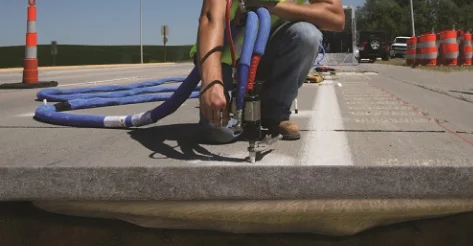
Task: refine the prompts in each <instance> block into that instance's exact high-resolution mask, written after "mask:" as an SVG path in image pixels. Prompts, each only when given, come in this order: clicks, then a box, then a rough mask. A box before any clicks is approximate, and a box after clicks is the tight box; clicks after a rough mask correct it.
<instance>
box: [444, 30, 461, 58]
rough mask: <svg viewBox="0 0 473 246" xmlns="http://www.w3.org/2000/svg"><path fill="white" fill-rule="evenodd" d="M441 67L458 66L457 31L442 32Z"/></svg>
mask: <svg viewBox="0 0 473 246" xmlns="http://www.w3.org/2000/svg"><path fill="white" fill-rule="evenodd" d="M440 51H441V52H440V65H446V66H456V65H457V64H458V43H457V31H455V30H445V31H442V32H440Z"/></svg>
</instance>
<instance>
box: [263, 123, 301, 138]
mask: <svg viewBox="0 0 473 246" xmlns="http://www.w3.org/2000/svg"><path fill="white" fill-rule="evenodd" d="M263 126H264V127H266V128H268V129H269V130H270V131H271V133H272V134H281V135H282V139H283V140H298V139H300V138H301V133H300V132H299V130H300V129H299V126H298V125H297V124H296V123H294V122H292V121H290V120H283V121H274V120H265V121H263Z"/></svg>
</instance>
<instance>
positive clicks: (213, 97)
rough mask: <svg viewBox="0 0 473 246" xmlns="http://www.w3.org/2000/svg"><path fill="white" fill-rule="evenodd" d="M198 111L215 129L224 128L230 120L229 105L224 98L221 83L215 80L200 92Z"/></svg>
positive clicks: (223, 89)
mask: <svg viewBox="0 0 473 246" xmlns="http://www.w3.org/2000/svg"><path fill="white" fill-rule="evenodd" d="M199 100H200V111H201V112H202V114H203V115H204V117H205V118H206V119H207V121H209V122H210V123H212V124H213V125H215V126H216V127H222V126H226V125H227V124H228V121H229V120H230V105H228V103H227V98H226V97H225V88H224V85H223V82H221V81H218V80H215V81H213V82H211V83H209V84H208V85H207V86H202V88H201V90H200V97H199Z"/></svg>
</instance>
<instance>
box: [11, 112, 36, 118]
mask: <svg viewBox="0 0 473 246" xmlns="http://www.w3.org/2000/svg"><path fill="white" fill-rule="evenodd" d="M15 116H16V117H33V116H34V113H26V114H18V115H15Z"/></svg>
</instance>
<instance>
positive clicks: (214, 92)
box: [191, 0, 345, 143]
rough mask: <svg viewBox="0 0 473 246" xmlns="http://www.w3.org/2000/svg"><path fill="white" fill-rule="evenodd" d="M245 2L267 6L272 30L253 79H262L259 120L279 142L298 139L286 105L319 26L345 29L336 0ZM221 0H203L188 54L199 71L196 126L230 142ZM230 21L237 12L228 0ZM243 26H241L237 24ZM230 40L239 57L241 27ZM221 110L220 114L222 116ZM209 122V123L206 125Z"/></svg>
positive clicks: (311, 56) (310, 58)
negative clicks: (194, 35)
mask: <svg viewBox="0 0 473 246" xmlns="http://www.w3.org/2000/svg"><path fill="white" fill-rule="evenodd" d="M309 2H310V3H306V1H305V0H292V1H291V0H286V1H284V0H280V1H263V0H249V1H248V0H247V1H245V5H246V7H247V8H257V7H266V8H267V9H268V10H269V12H270V13H271V24H272V29H271V34H270V38H269V40H268V43H267V46H266V51H265V54H264V56H263V57H262V59H261V61H260V65H259V67H258V72H257V75H256V80H260V81H264V83H263V88H262V89H261V92H260V98H261V120H262V123H261V124H262V125H263V127H265V128H268V129H271V130H272V131H273V132H278V133H279V134H281V135H282V136H283V140H297V139H299V138H300V132H299V126H298V125H297V124H296V123H294V122H292V121H291V120H290V115H291V105H292V102H293V101H294V99H295V98H296V97H297V94H298V90H299V88H300V87H301V86H302V85H303V83H304V80H305V78H306V76H307V74H308V73H309V71H310V69H311V68H312V66H313V64H314V61H315V59H316V57H317V54H318V51H319V46H320V44H321V43H322V38H323V37H322V33H321V30H326V31H335V32H339V31H342V30H343V29H344V26H345V15H344V11H343V7H342V4H341V0H311V1H309ZM225 9H226V1H225V0H203V4H202V9H201V13H200V18H199V28H198V33H197V44H196V45H195V46H194V47H193V49H192V50H191V57H194V62H195V63H196V65H197V66H198V67H199V69H200V74H201V80H202V87H201V91H200V99H199V100H200V122H199V123H200V124H201V126H202V127H203V129H202V134H203V135H204V136H205V137H206V140H207V141H210V142H213V143H229V142H232V141H233V140H235V138H236V137H237V135H235V134H232V132H231V131H230V130H229V129H228V128H227V127H226V126H228V125H229V124H230V123H231V122H230V123H229V111H230V105H229V104H230V102H229V101H228V97H229V93H230V91H232V89H233V81H232V67H231V64H232V62H231V55H230V51H229V48H228V46H227V47H223V44H224V37H225V34H224V29H225ZM231 9H232V14H231V16H232V19H235V21H238V18H239V17H240V16H241V14H242V13H241V10H240V8H239V2H238V1H237V0H234V1H233V4H232V8H231ZM242 28H243V27H242ZM238 33H239V34H238V35H239V36H237V38H235V39H234V42H235V47H236V48H235V53H236V54H235V55H236V56H237V57H236V59H239V56H240V52H241V48H240V47H241V45H242V43H243V39H242V35H243V33H244V32H243V31H241V32H238ZM221 112H223V114H221ZM209 123H210V124H209Z"/></svg>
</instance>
